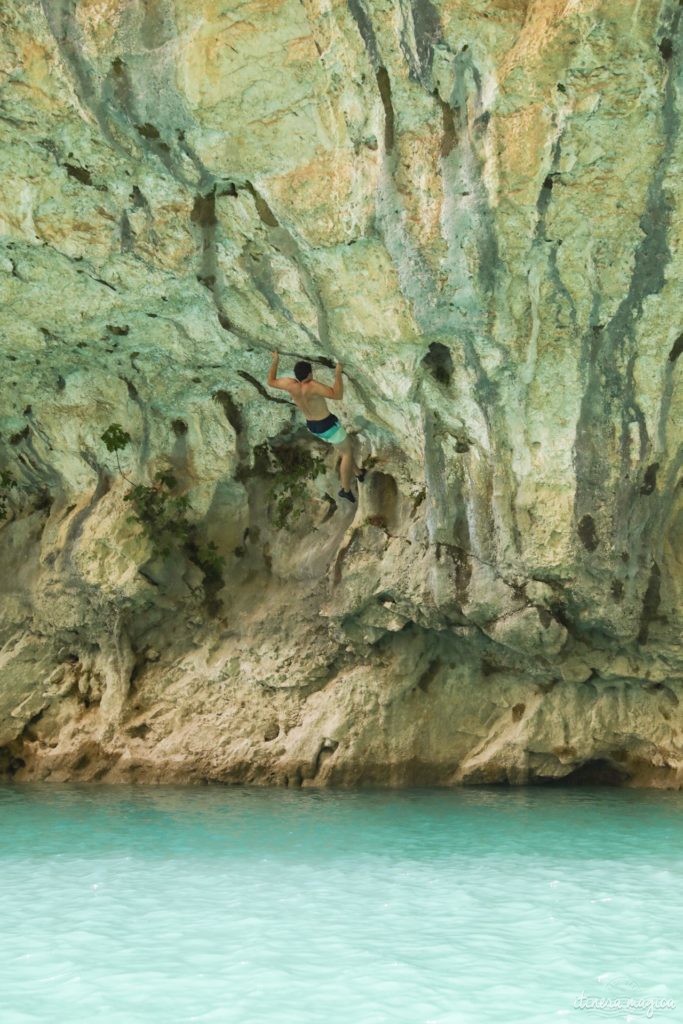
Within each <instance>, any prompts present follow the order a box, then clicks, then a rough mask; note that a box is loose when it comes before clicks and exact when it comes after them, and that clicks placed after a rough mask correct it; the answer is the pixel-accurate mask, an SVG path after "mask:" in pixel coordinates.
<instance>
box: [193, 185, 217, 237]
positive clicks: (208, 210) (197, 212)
mask: <svg viewBox="0 0 683 1024" xmlns="http://www.w3.org/2000/svg"><path fill="white" fill-rule="evenodd" d="M190 220H191V221H192V223H193V224H198V225H199V227H201V228H211V227H215V225H216V224H217V223H218V221H217V220H216V193H215V190H214V189H212V190H211V191H210V192H208V193H207V194H206V195H205V196H196V197H195V201H194V206H193V207H192V213H191V214H190Z"/></svg>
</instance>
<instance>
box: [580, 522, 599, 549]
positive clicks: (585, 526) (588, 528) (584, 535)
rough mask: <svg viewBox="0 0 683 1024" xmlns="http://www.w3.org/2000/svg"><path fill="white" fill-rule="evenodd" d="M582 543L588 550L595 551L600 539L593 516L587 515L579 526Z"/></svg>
mask: <svg viewBox="0 0 683 1024" xmlns="http://www.w3.org/2000/svg"><path fill="white" fill-rule="evenodd" d="M578 531H579V537H580V538H581V543H582V544H583V546H584V547H585V548H586V550H587V551H595V549H596V548H597V546H598V544H599V543H600V541H599V540H598V535H597V532H596V529H595V523H594V522H593V516H590V515H585V516H583V517H582V518H581V520H580V522H579V526H578Z"/></svg>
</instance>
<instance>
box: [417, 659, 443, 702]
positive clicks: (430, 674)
mask: <svg viewBox="0 0 683 1024" xmlns="http://www.w3.org/2000/svg"><path fill="white" fill-rule="evenodd" d="M440 668H441V660H440V659H439V658H434V660H433V661H430V663H429V665H428V666H427V668H426V669H425V670H424V672H423V673H422V675H421V676H420V678H419V679H418V681H417V687H418V689H420V690H422V692H423V693H427V691H428V690H429V687H430V685H431V684H432V683H433V682H434V680H435V678H436V676H437V675H438V673H439V670H440Z"/></svg>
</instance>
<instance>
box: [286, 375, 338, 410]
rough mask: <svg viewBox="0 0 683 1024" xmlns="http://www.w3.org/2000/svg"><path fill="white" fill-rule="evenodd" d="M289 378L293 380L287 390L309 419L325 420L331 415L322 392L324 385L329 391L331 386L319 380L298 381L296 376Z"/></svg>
mask: <svg viewBox="0 0 683 1024" xmlns="http://www.w3.org/2000/svg"><path fill="white" fill-rule="evenodd" d="M287 379H288V380H289V381H291V387H288V388H287V391H288V392H289V394H290V395H291V396H292V401H293V402H294V404H295V405H296V406H298V407H299V409H301V411H302V413H303V414H304V416H305V417H306V419H307V420H323V419H325V417H326V416H329V415H330V410H329V409H328V408H327V402H326V401H325V399H324V398H323V396H322V395H321V393H320V391H321V389H322V388H323V387H324V388H325V390H326V391H329V388H327V387H325V385H324V384H322V385H321V384H320V383H319V382H318V381H317V380H305V381H298V380H295V379H294V377H289V378H287Z"/></svg>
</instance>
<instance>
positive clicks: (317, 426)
mask: <svg viewBox="0 0 683 1024" xmlns="http://www.w3.org/2000/svg"><path fill="white" fill-rule="evenodd" d="M335 423H339V420H338V419H337V417H336V416H335V415H334V413H333V412H331V413H330V415H329V416H326V417H325V418H324V419H322V420H306V426H307V427H308V429H309V430H310V431H311V433H312V434H324V433H325V431H326V430H329V429H330V427H333V426H334V425H335Z"/></svg>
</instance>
